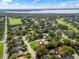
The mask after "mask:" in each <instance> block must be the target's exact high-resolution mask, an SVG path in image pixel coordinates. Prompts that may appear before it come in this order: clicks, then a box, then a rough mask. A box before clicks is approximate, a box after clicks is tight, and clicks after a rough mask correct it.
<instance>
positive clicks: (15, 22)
mask: <svg viewBox="0 0 79 59" xmlns="http://www.w3.org/2000/svg"><path fill="white" fill-rule="evenodd" d="M21 24H23V23H22V21H21V19H20V18H11V17H10V18H9V25H21Z"/></svg>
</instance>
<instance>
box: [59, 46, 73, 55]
mask: <svg viewBox="0 0 79 59" xmlns="http://www.w3.org/2000/svg"><path fill="white" fill-rule="evenodd" d="M59 54H60V55H61V56H66V55H72V54H74V49H73V48H71V47H68V46H63V47H60V48H59Z"/></svg>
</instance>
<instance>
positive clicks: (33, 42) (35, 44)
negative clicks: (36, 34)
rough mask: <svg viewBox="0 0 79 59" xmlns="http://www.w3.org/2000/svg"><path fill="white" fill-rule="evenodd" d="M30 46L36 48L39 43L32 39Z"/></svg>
mask: <svg viewBox="0 0 79 59" xmlns="http://www.w3.org/2000/svg"><path fill="white" fill-rule="evenodd" d="M30 46H31V48H32V49H33V50H36V48H37V47H38V46H39V45H38V43H37V42H35V41H32V42H31V44H30Z"/></svg>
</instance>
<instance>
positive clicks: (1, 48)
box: [0, 42, 3, 59]
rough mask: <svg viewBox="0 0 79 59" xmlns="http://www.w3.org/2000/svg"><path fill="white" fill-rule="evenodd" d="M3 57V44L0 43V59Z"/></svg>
mask: <svg viewBox="0 0 79 59" xmlns="http://www.w3.org/2000/svg"><path fill="white" fill-rule="evenodd" d="M2 57H3V43H1V42H0V59H2Z"/></svg>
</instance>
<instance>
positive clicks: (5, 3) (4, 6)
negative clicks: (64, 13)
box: [0, 0, 79, 9]
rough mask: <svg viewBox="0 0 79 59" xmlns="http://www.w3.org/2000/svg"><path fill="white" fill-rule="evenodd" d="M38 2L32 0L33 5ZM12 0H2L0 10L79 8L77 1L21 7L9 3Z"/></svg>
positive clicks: (17, 4)
mask: <svg viewBox="0 0 79 59" xmlns="http://www.w3.org/2000/svg"><path fill="white" fill-rule="evenodd" d="M39 1H40V0H33V2H34V3H36V2H39ZM11 2H12V0H3V1H2V3H0V9H31V8H79V0H72V1H67V2H64V3H59V4H49V5H42V4H40V5H38V4H37V5H33V4H32V5H28V4H27V5H23V4H19V3H18V2H17V3H11Z"/></svg>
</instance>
